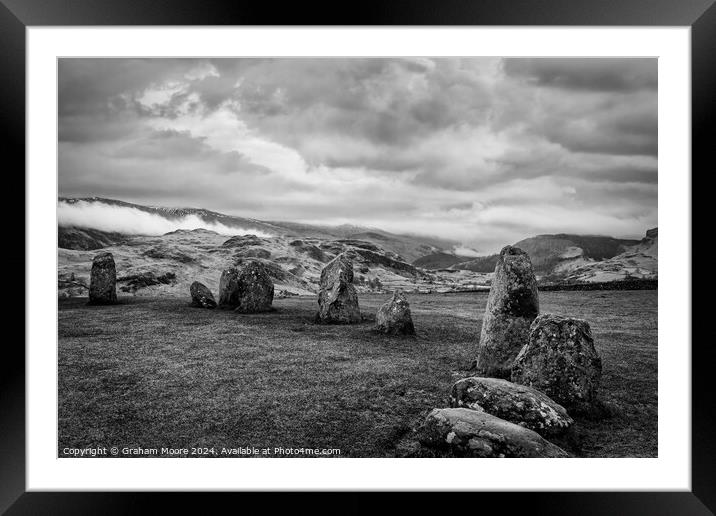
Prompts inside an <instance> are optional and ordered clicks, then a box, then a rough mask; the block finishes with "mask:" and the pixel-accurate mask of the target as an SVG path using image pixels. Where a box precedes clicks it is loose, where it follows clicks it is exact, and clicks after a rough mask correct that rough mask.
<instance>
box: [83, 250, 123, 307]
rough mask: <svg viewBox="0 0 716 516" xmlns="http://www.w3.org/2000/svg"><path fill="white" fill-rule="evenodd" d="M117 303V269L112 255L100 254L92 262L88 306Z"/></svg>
mask: <svg viewBox="0 0 716 516" xmlns="http://www.w3.org/2000/svg"><path fill="white" fill-rule="evenodd" d="M116 302H117V269H116V268H115V266H114V258H113V257H112V253H100V254H98V255H97V256H95V257H94V259H93V260H92V272H91V275H90V288H89V304H91V305H112V304H115V303H116Z"/></svg>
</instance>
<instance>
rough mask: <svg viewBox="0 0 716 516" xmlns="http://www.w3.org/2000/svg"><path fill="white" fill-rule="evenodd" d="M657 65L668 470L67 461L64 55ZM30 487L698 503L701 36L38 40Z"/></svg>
mask: <svg viewBox="0 0 716 516" xmlns="http://www.w3.org/2000/svg"><path fill="white" fill-rule="evenodd" d="M242 55H249V56H386V55H392V56H448V55H449V56H480V55H482V56H550V55H551V56H658V58H659V172H660V174H659V226H660V228H659V233H660V239H661V246H660V247H661V249H660V253H659V260H660V263H659V269H660V276H661V277H660V289H659V414H660V417H659V457H658V458H654V459H562V460H555V459H506V460H487V459H481V460H480V459H462V460H457V459H325V460H311V459H264V460H251V461H246V460H221V459H194V460H183V459H155V460H133V459H111V460H110V459H94V460H82V459H57V458H56V454H57V446H56V424H57V423H56V422H57V393H56V382H57V363H56V335H57V312H56V306H55V305H54V304H53V303H48V302H47V294H48V292H47V285H53V284H54V283H55V281H56V267H55V265H56V264H53V263H51V262H49V261H48V257H50V256H56V246H55V245H56V235H57V233H56V228H57V225H56V218H55V209H56V202H57V197H56V192H57V179H56V166H57V164H56V151H57V132H56V122H57V98H56V94H57V91H56V60H57V57H59V56H63V57H68V56H85V57H86V56H97V57H104V56H227V57H230V56H242ZM27 56H28V57H27V65H28V66H27V102H28V111H27V113H28V114H27V116H28V119H27V122H28V125H27V176H26V177H27V192H28V198H27V228H28V237H27V251H28V253H27V256H28V260H29V263H28V268H27V270H28V276H27V293H28V296H27V303H28V304H27V307H26V308H27V310H26V313H27V351H26V352H27V368H28V369H27V489H28V490H29V491H33V490H114V489H124V490H186V489H196V490H233V489H246V490H261V489H286V490H290V489H325V490H338V489H340V490H346V489H371V490H386V489H391V490H418V489H445V490H455V489H462V490H666V489H668V490H683V491H689V490H690V486H691V478H690V454H691V433H690V421H691V412H690V407H691V403H690V399H691V397H690V342H691V339H690V327H691V320H690V298H691V296H690V262H691V260H690V249H691V243H690V233H691V231H690V175H691V174H690V172H691V163H690V144H691V134H690V127H691V119H690V108H691V101H690V64H689V63H690V29H689V28H688V27H672V28H597V27H589V28H551V27H535V28H504V27H483V28H477V27H473V28H406V27H402V28H313V27H312V28H302V27H294V28H235V27H217V28H214V27H211V28H206V27H203V28H201V27H190V28H185V27H182V28H178V27H173V28H155V27H141V28H69V27H49V28H45V27H30V28H28V31H27Z"/></svg>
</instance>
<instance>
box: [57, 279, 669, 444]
mask: <svg viewBox="0 0 716 516" xmlns="http://www.w3.org/2000/svg"><path fill="white" fill-rule="evenodd" d="M388 297H389V295H388V294H385V295H364V296H361V298H360V303H361V310H362V312H363V313H364V317H365V319H366V321H365V322H364V323H362V324H358V325H352V326H322V325H316V324H314V323H313V316H314V314H315V311H316V307H317V304H316V299H315V298H303V297H302V298H289V299H277V300H275V301H274V306H275V307H276V309H277V311H276V312H274V313H269V314H260V315H239V314H235V313H233V312H230V311H222V310H203V309H198V308H191V307H189V306H188V299H186V300H185V299H176V298H165V299H159V298H140V297H136V298H135V297H126V298H120V300H121V302H122V304H120V305H116V306H108V307H107V306H87V305H86V304H85V303H86V299H69V300H60V301H59V353H58V363H59V382H58V383H59V385H58V388H59V393H58V396H59V407H58V409H59V422H58V425H59V429H58V434H59V441H58V455H59V456H61V457H62V456H66V455H64V454H63V453H62V450H63V449H64V448H67V447H74V448H87V447H111V446H116V447H118V448H119V449H120V450H121V449H122V448H125V447H126V448H142V449H147V448H156V449H159V450H160V451H161V448H171V449H173V450H175V451H174V453H172V452H169V453H164V454H162V453H159V455H160V456H194V455H192V454H191V452H189V453H185V452H184V451H181V450H182V449H187V450H191V448H193V447H198V448H214V453H215V454H216V456H235V455H224V454H221V448H222V447H223V448H227V449H237V448H246V447H249V448H256V449H262V448H270V450H271V452H270V456H274V457H275V456H285V455H282V452H279V451H274V450H275V448H284V449H287V448H323V449H327V448H332V449H336V448H337V449H340V456H342V457H393V456H395V448H396V445H397V444H398V443H399V442H400V441H401V439H403V438H405V437H406V436H407V435H409V434H410V432H411V428H414V427H416V426H417V425H418V424H419V423H420V422H421V421H422V419H423V418H424V417H425V415H427V413H428V412H429V411H430V410H431V409H432V408H435V407H445V406H447V404H448V401H447V400H448V393H449V389H450V386H451V385H452V384H453V383H454V382H455V381H456V380H457V379H459V378H461V377H464V376H470V375H471V374H470V371H468V368H469V366H470V362H471V361H472V359H473V358H474V355H475V353H476V347H477V342H478V339H479V334H480V325H481V320H482V314H483V311H484V307H485V303H486V300H487V294H486V293H465V294H430V295H412V296H409V301H410V303H411V310H412V313H413V321H414V322H415V326H416V329H417V332H418V335H417V337H416V338H414V339H411V338H389V337H384V336H382V335H379V334H376V333H374V332H373V331H372V326H373V320H374V314H375V311H376V310H377V308H378V306H379V305H380V304H381V303H383V302H385V300H387V299H388ZM540 304H541V311H542V313H547V312H553V313H560V314H564V315H572V316H575V317H582V318H584V319H586V320H587V321H589V322H590V324H591V326H592V331H593V334H594V338H595V345H596V347H597V350H598V351H599V353H600V355H601V357H602V361H603V375H602V386H601V389H600V393H601V398H602V400H603V401H604V402H606V403H607V405H608V406H609V407H611V408H612V409H613V412H614V415H613V416H612V417H610V418H608V419H603V420H601V421H589V420H577V428H576V430H577V433H578V436H579V440H580V441H581V446H580V447H579V449H575V450H572V451H575V452H576V453H577V454H578V455H579V456H585V457H647V456H648V457H655V456H656V455H657V291H597V292H544V293H540ZM176 450H179V451H176ZM175 453H176V454H175ZM120 456H125V457H126V456H127V455H120ZM204 456H206V455H204ZM239 456H246V455H243V454H242V455H239Z"/></svg>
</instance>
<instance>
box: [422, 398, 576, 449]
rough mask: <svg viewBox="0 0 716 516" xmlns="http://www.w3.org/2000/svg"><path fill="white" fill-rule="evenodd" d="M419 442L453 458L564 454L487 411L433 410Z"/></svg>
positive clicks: (536, 435) (538, 436)
mask: <svg viewBox="0 0 716 516" xmlns="http://www.w3.org/2000/svg"><path fill="white" fill-rule="evenodd" d="M418 440H419V441H420V444H421V445H423V446H425V447H428V448H432V449H435V450H437V451H438V452H442V453H443V454H449V455H453V456H456V457H522V458H526V457H551V458H555V457H567V456H568V454H567V452H565V451H564V450H562V449H561V448H560V447H558V446H556V445H554V444H552V443H550V442H549V441H546V440H545V439H544V438H542V437H541V436H540V435H539V434H538V433H537V432H533V431H532V430H529V429H527V428H525V427H523V426H519V425H516V424H514V423H510V422H509V421H505V420H503V419H500V418H498V417H496V416H493V415H490V414H487V413H486V412H478V411H477V410H470V409H466V408H444V409H434V410H433V411H432V412H430V414H428V416H427V418H426V419H425V421H424V422H423V424H422V426H421V427H420V428H419V429H418Z"/></svg>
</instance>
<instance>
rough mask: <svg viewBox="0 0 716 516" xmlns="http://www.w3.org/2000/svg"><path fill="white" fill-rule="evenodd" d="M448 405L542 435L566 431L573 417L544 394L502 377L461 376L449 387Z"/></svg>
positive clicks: (553, 434)
mask: <svg viewBox="0 0 716 516" xmlns="http://www.w3.org/2000/svg"><path fill="white" fill-rule="evenodd" d="M450 406H451V407H455V408H460V407H465V408H469V409H473V410H477V411H479V412H487V413H488V414H492V415H493V416H497V417H499V418H500V419H504V420H505V421H509V422H510V423H514V424H516V425H520V426H524V427H525V428H529V429H530V430H534V431H535V432H537V433H538V434H540V435H542V436H555V435H560V434H563V433H565V432H566V431H567V430H569V428H570V427H571V426H572V424H573V423H574V421H573V420H572V418H571V417H569V414H567V411H566V410H565V409H564V407H562V406H561V405H559V404H558V403H557V402H555V401H553V400H551V399H550V398H549V397H547V396H546V395H545V394H543V393H541V392H539V391H538V390H536V389H532V388H531V387H527V386H526V385H518V384H516V383H512V382H508V381H507V380H503V379H502V378H480V377H472V378H463V379H462V380H459V381H457V382H456V383H455V384H454V385H453V386H452V389H451V391H450Z"/></svg>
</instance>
